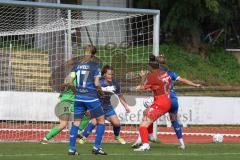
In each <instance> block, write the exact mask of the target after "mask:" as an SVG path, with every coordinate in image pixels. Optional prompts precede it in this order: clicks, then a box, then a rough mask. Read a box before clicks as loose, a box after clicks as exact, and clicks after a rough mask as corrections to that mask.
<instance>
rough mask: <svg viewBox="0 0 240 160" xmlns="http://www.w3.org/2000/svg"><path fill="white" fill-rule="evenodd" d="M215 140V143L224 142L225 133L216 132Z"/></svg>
mask: <svg viewBox="0 0 240 160" xmlns="http://www.w3.org/2000/svg"><path fill="white" fill-rule="evenodd" d="M213 142H214V143H222V142H223V135H222V134H214V135H213Z"/></svg>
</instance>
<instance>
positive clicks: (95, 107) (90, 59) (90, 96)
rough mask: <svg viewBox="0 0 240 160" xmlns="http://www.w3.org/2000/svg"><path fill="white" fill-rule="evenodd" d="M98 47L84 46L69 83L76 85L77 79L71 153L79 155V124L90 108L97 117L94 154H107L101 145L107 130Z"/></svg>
mask: <svg viewBox="0 0 240 160" xmlns="http://www.w3.org/2000/svg"><path fill="white" fill-rule="evenodd" d="M96 52H97V50H96V48H95V47H94V46H92V45H87V46H86V47H85V48H84V56H83V58H82V59H81V60H80V62H79V63H78V64H77V65H75V66H74V67H73V70H72V72H71V80H70V81H69V84H70V85H71V86H73V87H74V85H73V81H74V80H75V79H76V81H77V84H76V95H75V100H74V122H73V124H72V127H71V130H70V149H69V152H68V154H69V155H78V153H77V152H76V147H75V146H76V138H77V134H78V126H79V124H80V122H81V119H82V118H83V116H84V114H85V113H86V111H87V110H88V111H89V112H90V115H91V118H92V119H96V121H97V129H96V139H95V143H94V146H93V149H92V153H93V154H101V155H106V154H107V153H106V152H104V151H103V149H102V147H101V141H102V137H103V134H104V131H105V123H104V122H105V119H104V112H103V109H102V106H101V102H100V100H99V99H98V94H99V95H102V94H103V92H102V91H101V85H100V83H99V78H100V77H101V71H100V67H99V64H98V63H96V62H94V58H95V55H96Z"/></svg>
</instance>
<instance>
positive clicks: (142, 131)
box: [139, 127, 148, 144]
mask: <svg viewBox="0 0 240 160" xmlns="http://www.w3.org/2000/svg"><path fill="white" fill-rule="evenodd" d="M139 133H140V136H141V139H142V144H144V143H148V128H147V127H140V128H139Z"/></svg>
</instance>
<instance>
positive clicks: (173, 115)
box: [158, 54, 201, 149]
mask: <svg viewBox="0 0 240 160" xmlns="http://www.w3.org/2000/svg"><path fill="white" fill-rule="evenodd" d="M158 61H159V63H160V69H162V70H165V71H167V73H168V75H169V76H170V77H171V79H172V81H173V82H175V81H179V82H182V83H184V84H187V85H190V86H194V87H201V84H197V83H194V82H192V81H189V80H187V79H185V78H182V77H180V76H179V75H178V74H177V73H175V72H173V71H170V70H168V69H167V68H166V67H165V64H166V58H165V56H164V55H163V54H161V55H159V57H158ZM170 98H171V109H170V111H169V115H170V120H171V123H172V127H173V128H174V131H175V133H176V136H177V138H178V140H179V143H180V146H179V147H180V148H181V149H185V144H184V141H183V138H182V129H181V127H180V125H179V122H178V108H179V105H178V98H177V94H176V92H175V91H174V83H172V86H171V90H170Z"/></svg>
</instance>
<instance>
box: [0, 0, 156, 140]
mask: <svg viewBox="0 0 240 160" xmlns="http://www.w3.org/2000/svg"><path fill="white" fill-rule="evenodd" d="M0 18H1V21H0V110H1V112H0V141H39V140H41V139H42V138H43V137H44V135H45V134H46V133H47V132H48V131H49V129H51V128H52V127H53V126H54V125H56V124H57V122H58V119H57V117H56V115H55V113H54V109H55V105H56V104H57V103H58V102H59V99H58V96H59V92H60V91H59V86H60V84H61V83H63V81H64V78H65V76H66V75H67V74H68V73H69V72H70V70H71V66H72V64H73V63H75V62H76V61H77V60H78V59H79V58H80V57H81V55H82V54H83V47H84V46H85V45H87V44H93V45H95V46H96V47H97V58H98V60H99V63H100V64H101V65H104V64H109V65H111V66H112V67H113V68H114V70H115V78H116V80H118V81H119V83H120V85H121V92H122V93H123V94H124V95H126V96H127V101H128V102H129V105H130V107H131V110H132V113H131V114H125V111H124V109H123V107H122V106H121V105H120V104H119V103H118V101H115V102H116V104H115V105H116V106H117V107H116V111H117V113H118V115H119V117H120V120H121V122H122V133H121V134H122V137H123V138H125V139H126V140H127V141H133V140H134V139H135V138H136V135H137V132H138V131H137V129H138V124H139V121H140V119H141V117H139V116H138V112H140V111H142V110H143V109H144V108H143V105H142V101H143V100H142V99H143V98H142V97H144V96H146V95H148V94H149V93H138V92H135V91H134V90H133V88H134V87H135V86H136V85H137V84H138V83H139V81H140V78H139V77H138V76H135V75H137V74H138V73H139V71H141V69H144V68H146V67H147V63H148V57H149V55H150V54H154V55H158V54H159V29H160V28H159V25H160V11H159V10H146V9H127V8H112V7H94V6H82V5H66V4H57V3H37V2H23V1H6V0H0ZM139 97H140V98H139ZM133 117H134V118H133ZM131 118H132V119H131ZM154 133H155V137H156V136H157V125H156V124H155V127H154ZM113 137H114V136H113V132H112V127H111V126H110V125H109V126H107V128H106V134H105V136H104V141H106V142H111V141H113ZM53 140H55V141H67V140H68V129H66V130H64V132H62V133H60V134H59V135H58V136H57V137H56V138H55V139H53Z"/></svg>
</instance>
